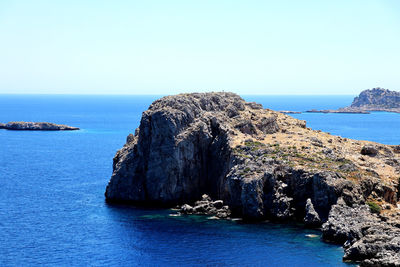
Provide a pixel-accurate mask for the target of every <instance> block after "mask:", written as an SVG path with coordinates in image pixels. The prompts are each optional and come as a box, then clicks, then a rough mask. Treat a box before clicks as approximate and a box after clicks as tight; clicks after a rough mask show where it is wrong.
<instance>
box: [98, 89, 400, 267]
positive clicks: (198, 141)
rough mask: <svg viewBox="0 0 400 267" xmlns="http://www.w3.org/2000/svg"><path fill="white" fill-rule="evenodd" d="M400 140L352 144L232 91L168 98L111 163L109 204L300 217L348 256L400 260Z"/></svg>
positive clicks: (383, 262) (382, 262)
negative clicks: (313, 128) (396, 142)
mask: <svg viewBox="0 0 400 267" xmlns="http://www.w3.org/2000/svg"><path fill="white" fill-rule="evenodd" d="M399 177H400V146H388V145H382V144H377V143H373V142H367V141H357V140H350V139H346V138H341V137H339V136H333V135H330V134H329V133H324V132H321V131H314V130H312V129H310V128H307V126H306V122H305V121H301V120H297V119H294V118H292V117H290V116H287V115H285V114H282V113H279V112H275V111H272V110H269V109H264V108H263V107H262V106H261V105H260V104H257V103H253V102H250V103H248V102H245V101H244V100H243V99H242V98H240V97H239V96H238V95H235V94H232V93H202V94H181V95H176V96H168V97H164V98H161V99H159V100H157V101H155V102H154V103H153V104H152V105H151V106H150V107H149V109H148V110H147V111H145V112H144V113H143V116H142V119H141V123H140V127H139V128H138V129H137V130H136V131H135V134H134V135H133V134H130V135H129V136H128V138H127V142H126V144H125V145H124V147H123V148H121V150H119V151H118V152H117V154H116V156H115V157H114V161H113V174H112V177H111V179H110V182H109V184H108V186H107V188H106V192H105V197H106V200H107V201H108V202H124V203H130V204H133V205H150V206H162V207H175V206H176V205H179V212H180V213H183V214H208V215H212V216H215V217H216V218H230V217H240V218H243V219H244V220H253V221H254V220H256V221H260V220H266V219H268V220H273V221H277V222H279V221H299V222H303V223H304V224H305V226H307V227H313V228H321V231H322V233H323V239H324V240H326V241H329V242H335V243H338V244H341V245H343V246H344V248H345V255H344V257H343V259H344V260H346V261H357V262H360V265H361V266H400V236H399V229H400V209H399V207H398V198H399V196H400V193H399V191H400V190H399V189H400V186H399Z"/></svg>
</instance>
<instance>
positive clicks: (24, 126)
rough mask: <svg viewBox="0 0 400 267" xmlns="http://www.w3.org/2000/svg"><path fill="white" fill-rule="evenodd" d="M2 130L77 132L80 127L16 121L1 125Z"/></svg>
mask: <svg viewBox="0 0 400 267" xmlns="http://www.w3.org/2000/svg"><path fill="white" fill-rule="evenodd" d="M0 129H6V130H15V131H75V130H79V128H78V127H72V126H68V125H63V124H55V123H50V122H25V121H16V122H9V123H6V124H3V123H0Z"/></svg>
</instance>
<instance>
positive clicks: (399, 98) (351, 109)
mask: <svg viewBox="0 0 400 267" xmlns="http://www.w3.org/2000/svg"><path fill="white" fill-rule="evenodd" d="M370 111H387V112H395V113H400V92H396V91H390V90H388V89H383V88H380V87H377V88H372V89H368V90H364V91H362V92H361V93H360V94H359V96H357V97H355V98H354V100H353V103H352V104H351V105H350V106H348V107H344V108H339V109H337V110H332V109H328V110H315V109H312V110H308V111H307V112H311V113H361V114H368V113H369V112H370Z"/></svg>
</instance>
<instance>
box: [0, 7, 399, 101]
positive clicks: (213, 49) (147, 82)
mask: <svg viewBox="0 0 400 267" xmlns="http://www.w3.org/2000/svg"><path fill="white" fill-rule="evenodd" d="M0 36H1V39H0V40H1V41H0V93H57V94H62V93H67V94H77V93H78V94H81V93H82V94H173V93H178V92H192V91H211V90H214V91H217V90H225V91H234V92H237V93H240V94H357V93H358V92H359V91H361V90H364V89H367V88H372V87H375V86H381V87H385V88H389V89H393V90H400V1H397V0H392V1H390V0H387V1H386V0H375V1H374V0H335V1H333V0H331V1H321V0H314V1H304V0H302V1H298V0H293V1H284V0H283V1H281V0H280V1H278V0H275V1H255V0H243V1H235V0H202V1H194V0H193V1H190V0H181V1H175V0H168V1H167V0H160V1H153V0H142V1H128V0H126V1H122V0H113V1H112V0H109V1H101V0H92V1H90V0H86V1H81V0H79V1H78V0H68V1H54V0H48V1H42V0H20V1H18V0H15V1H11V0H1V1H0Z"/></svg>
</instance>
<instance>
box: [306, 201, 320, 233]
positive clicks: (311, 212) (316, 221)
mask: <svg viewBox="0 0 400 267" xmlns="http://www.w3.org/2000/svg"><path fill="white" fill-rule="evenodd" d="M303 221H304V224H305V225H307V226H310V227H318V226H320V225H321V219H320V218H319V215H318V213H317V212H316V211H315V209H314V205H313V204H312V202H311V198H308V199H307V202H306V216H305V217H304V220H303Z"/></svg>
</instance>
